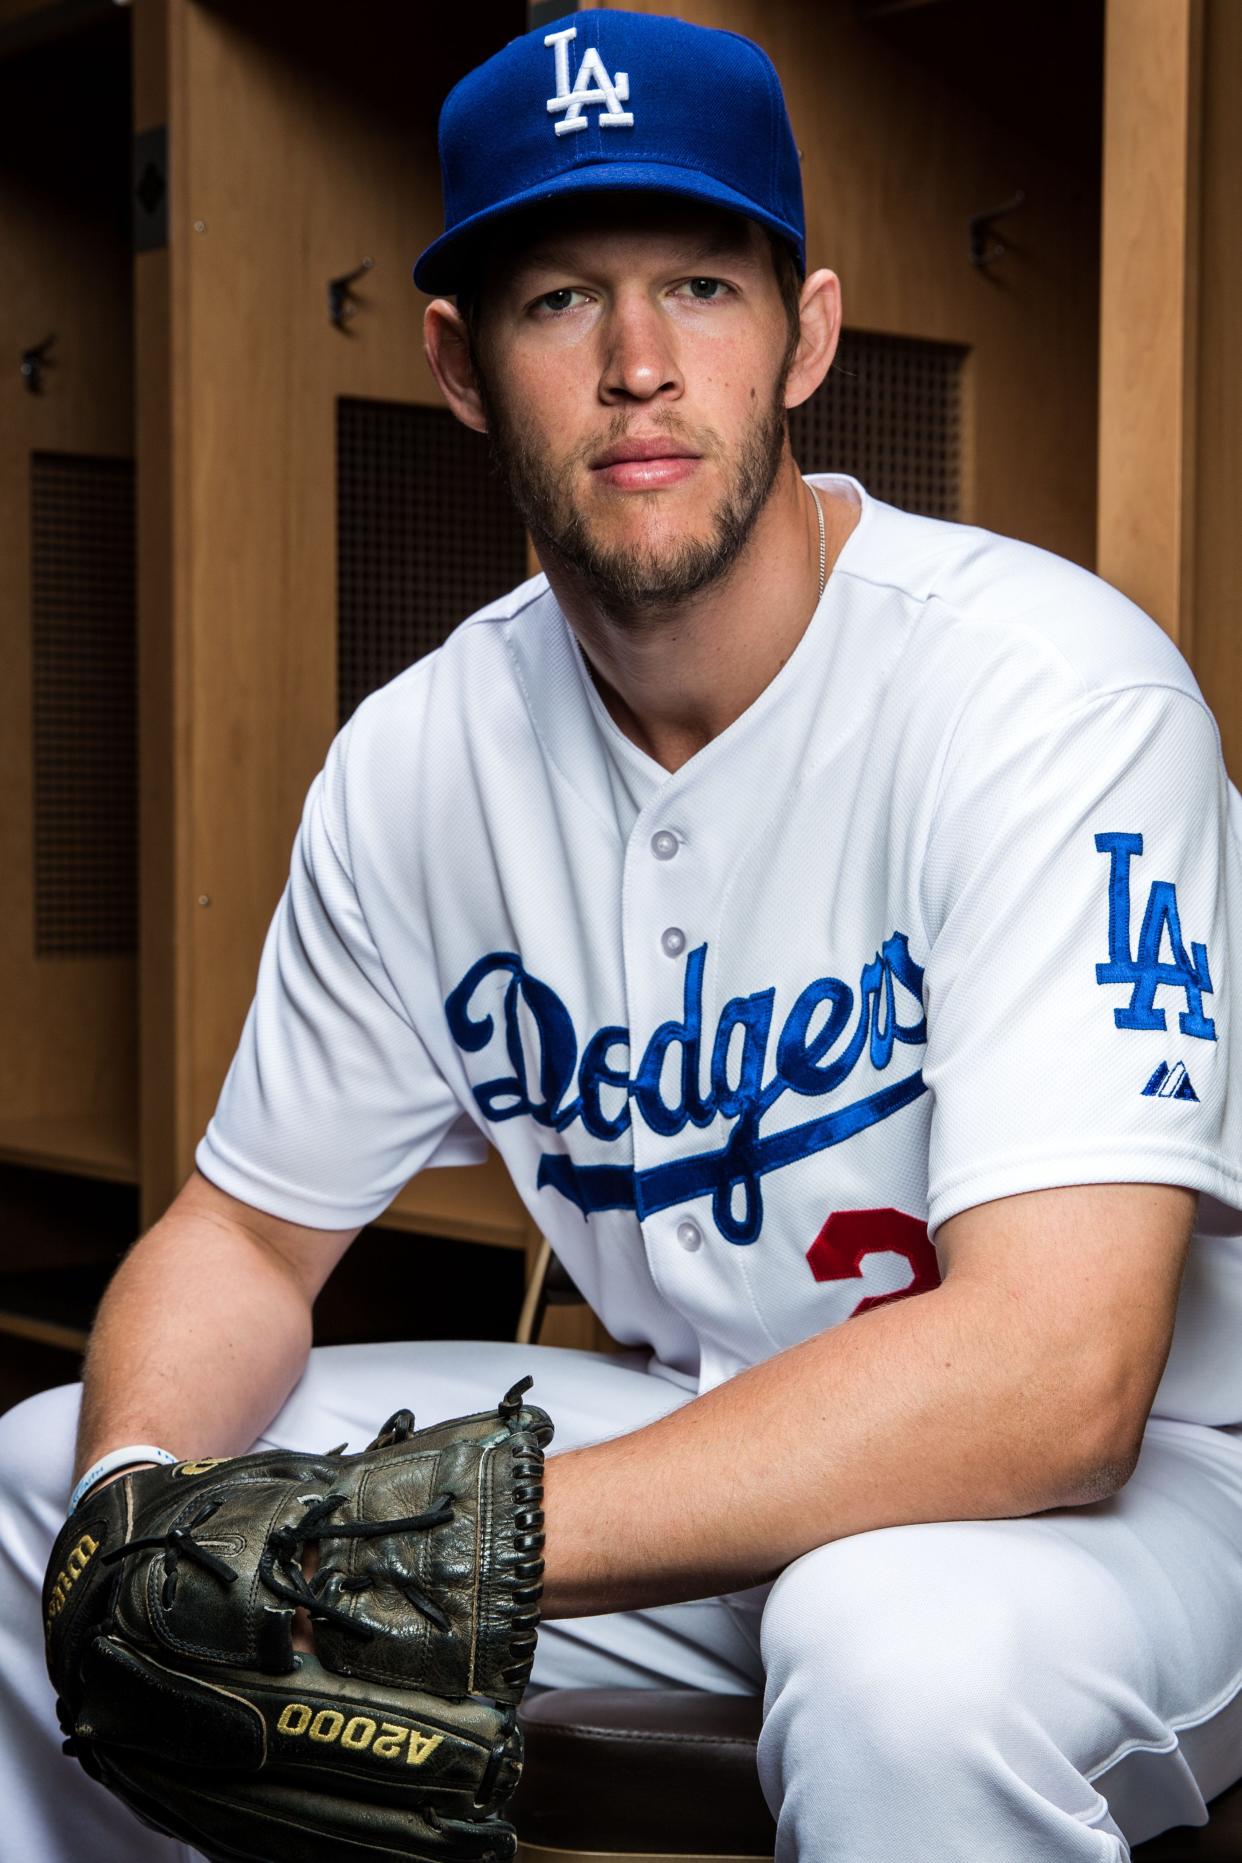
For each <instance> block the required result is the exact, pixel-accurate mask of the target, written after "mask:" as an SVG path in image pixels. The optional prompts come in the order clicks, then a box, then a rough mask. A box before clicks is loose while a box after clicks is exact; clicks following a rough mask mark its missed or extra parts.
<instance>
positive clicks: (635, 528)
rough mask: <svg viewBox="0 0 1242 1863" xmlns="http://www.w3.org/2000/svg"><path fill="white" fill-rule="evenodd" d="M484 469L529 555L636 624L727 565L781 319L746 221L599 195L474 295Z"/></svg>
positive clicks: (739, 541)
mask: <svg viewBox="0 0 1242 1863" xmlns="http://www.w3.org/2000/svg"><path fill="white" fill-rule="evenodd" d="M477 334H478V341H477V360H478V364H479V369H480V374H481V377H482V382H481V386H482V392H483V398H484V405H485V411H486V415H487V421H488V431H489V434H490V436H491V442H492V447H493V452H494V455H495V458H496V460H497V463H498V465H499V467H500V469H501V471H502V473H503V475H504V477H505V479H506V481H507V483H508V485H509V489H510V492H511V494H512V496H513V499H514V501H515V503H516V504H517V506H518V508H519V510H520V511H521V512H522V515H523V516H524V518H525V519H526V522H527V523H528V524H529V526H530V528H531V530H532V532H533V534H534V536H535V540H536V543H537V544H539V545H541V546H546V545H549V544H550V545H551V546H552V548H553V549H554V550H555V551H556V553H557V554H558V555H559V556H560V557H561V558H562V559H563V560H564V561H565V562H567V563H568V564H570V565H571V566H572V567H573V568H574V569H576V570H577V572H578V573H579V574H580V575H581V576H582V577H583V579H584V581H585V582H586V583H587V585H588V586H589V587H590V589H591V590H592V592H593V593H594V595H595V596H596V598H597V599H599V600H600V601H601V603H602V604H603V606H604V607H605V608H606V609H608V610H610V611H612V612H613V613H615V614H620V615H624V614H631V615H634V616H635V617H637V616H640V615H641V614H642V613H643V612H644V611H647V610H651V609H657V608H666V607H668V606H669V605H671V604H674V603H676V602H677V601H680V600H684V599H685V598H686V596H688V595H690V594H692V593H694V592H695V591H697V590H698V589H701V588H705V587H706V586H708V584H710V583H711V582H713V581H715V580H716V579H717V578H719V577H720V576H721V575H723V574H724V573H725V571H726V570H727V569H728V568H729V566H730V565H731V564H732V563H733V562H734V561H735V560H736V558H737V556H738V554H739V553H740V551H741V550H742V548H743V546H744V545H745V542H746V539H747V537H748V536H749V534H750V532H751V529H752V527H753V525H754V523H755V520H756V518H757V517H758V515H759V513H760V511H761V510H762V508H763V505H764V503H765V502H766V500H767V498H768V496H769V494H770V492H771V490H772V487H773V484H774V482H775V478H776V474H777V470H778V468H779V466H780V463H781V459H782V457H783V453H784V448H785V403H784V386H785V378H786V375H787V372H788V348H789V323H788V318H787V315H786V311H785V307H784V304H783V302H782V299H781V293H780V287H779V284H778V282H777V277H776V271H775V266H774V263H773V258H772V252H771V248H770V246H769V243H768V240H767V238H766V236H765V234H764V233H763V231H762V229H761V228H760V227H758V226H757V225H755V223H754V222H753V221H749V220H745V219H743V218H741V217H740V216H737V215H734V214H727V213H717V212H714V211H711V210H705V209H702V208H699V207H695V208H690V207H688V206H682V205H681V204H679V203H672V204H670V203H668V202H667V201H660V200H655V199H652V198H650V197H648V198H646V199H645V200H643V201H641V202H638V203H636V202H635V201H634V200H633V198H632V197H631V198H630V199H628V200H625V199H613V198H609V197H607V196H602V197H601V196H596V197H595V198H594V199H592V200H591V201H590V202H587V203H578V204H576V206H575V207H574V208H573V209H571V210H570V212H569V213H568V214H559V215H558V216H557V217H556V219H555V220H554V221H547V220H545V221H544V222H543V224H542V226H541V227H540V228H539V230H538V231H536V232H535V233H534V234H533V236H532V237H528V238H525V239H524V240H523V243H522V244H521V245H518V246H515V248H514V249H513V250H512V251H511V252H510V253H508V254H507V255H505V256H503V257H502V258H500V259H499V260H498V261H497V262H496V263H495V264H494V265H493V268H492V270H491V273H490V275H489V276H488V277H487V279H486V280H485V281H484V285H483V293H482V300H481V307H480V318H479V328H478V333H477Z"/></svg>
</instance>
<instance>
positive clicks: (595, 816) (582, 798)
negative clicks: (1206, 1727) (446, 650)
mask: <svg viewBox="0 0 1242 1863" xmlns="http://www.w3.org/2000/svg"><path fill="white" fill-rule="evenodd" d="M565 626H566V628H568V627H569V623H568V622H566V623H565ZM505 649H506V651H507V652H508V655H509V662H510V665H511V666H512V668H513V677H514V678H515V679H516V680H517V683H518V690H519V691H520V692H521V694H522V703H523V704H524V705H525V707H526V716H527V718H528V719H529V720H530V728H531V730H532V731H533V732H534V734H535V738H536V740H537V742H538V744H539V748H540V749H541V750H542V752H543V754H544V757H545V759H546V760H547V763H548V766H549V768H551V769H553V770H555V771H556V774H557V775H558V776H559V777H560V779H561V781H562V783H564V785H565V787H566V789H568V790H569V791H570V793H571V794H572V795H575V796H576V797H577V798H578V800H579V802H580V803H581V804H582V806H583V808H584V809H585V810H586V811H587V814H588V815H589V816H590V817H591V819H592V821H594V822H598V824H599V825H600V827H601V828H603V830H604V831H605V833H606V834H607V835H608V838H609V839H610V840H611V841H614V842H616V843H617V844H618V845H619V846H620V847H621V848H622V849H624V847H625V842H624V840H623V839H622V837H621V834H620V831H619V829H618V827H617V824H616V822H615V821H609V820H608V817H607V816H606V815H605V814H604V813H603V812H602V810H599V809H597V808H596V807H595V804H594V803H593V802H592V801H591V800H590V798H589V797H588V796H586V795H584V794H583V792H582V790H581V789H579V787H578V785H577V783H575V782H574V781H573V779H572V778H571V777H570V776H569V774H568V772H567V771H566V770H565V768H564V767H563V765H562V764H561V762H560V760H559V758H557V757H554V756H553V754H552V746H551V745H550V744H549V743H548V740H547V738H546V737H545V736H544V733H543V730H542V728H541V726H540V723H539V714H538V712H537V711H536V709H535V705H534V702H533V700H532V698H531V694H530V687H529V686H528V685H527V683H526V680H525V678H524V677H523V674H522V668H521V664H520V662H519V660H518V657H517V654H516V653H515V652H514V649H513V642H512V641H511V640H506V641H505Z"/></svg>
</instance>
